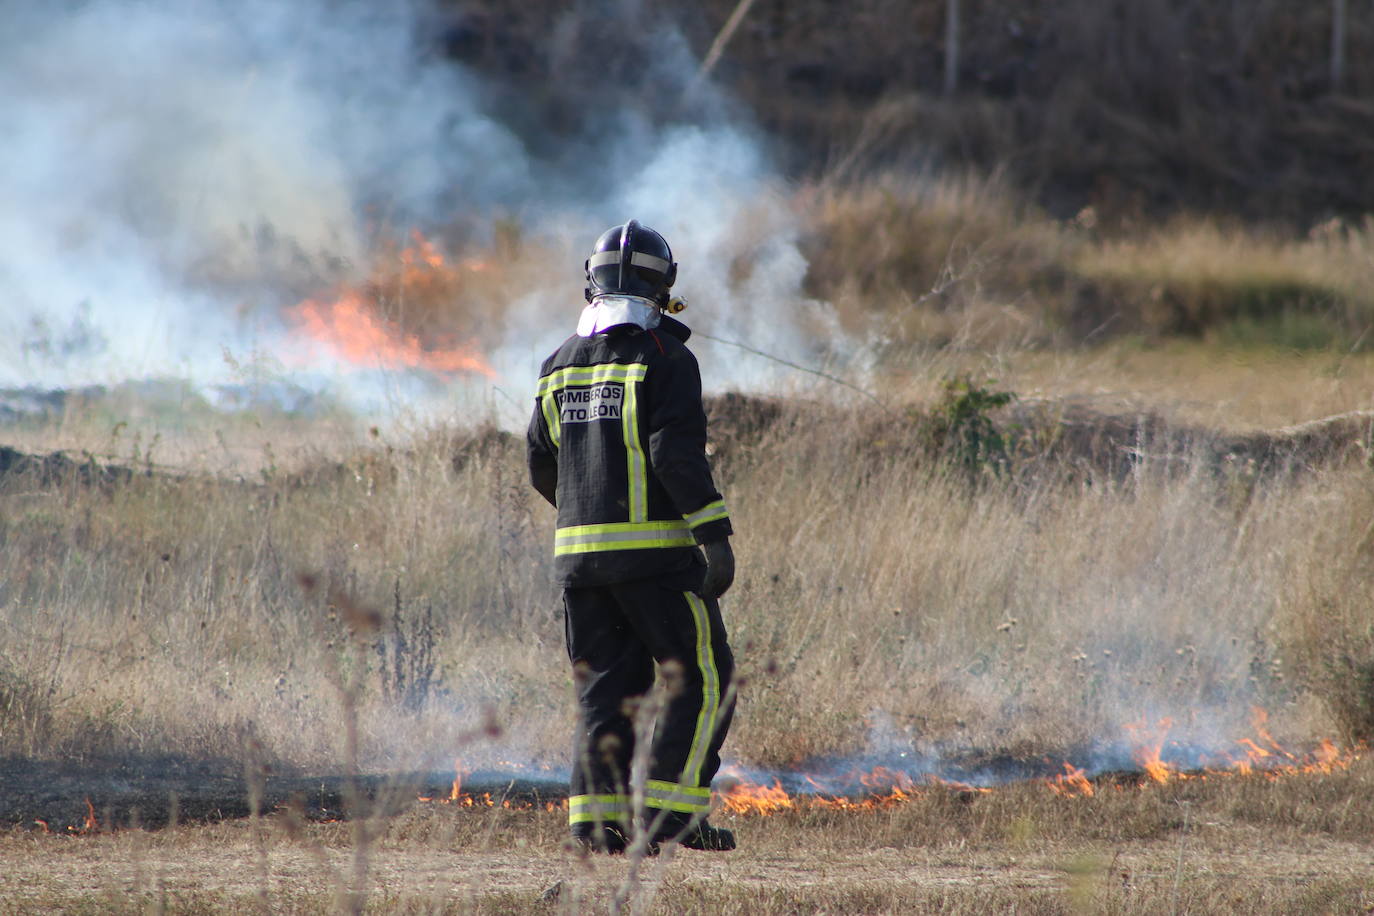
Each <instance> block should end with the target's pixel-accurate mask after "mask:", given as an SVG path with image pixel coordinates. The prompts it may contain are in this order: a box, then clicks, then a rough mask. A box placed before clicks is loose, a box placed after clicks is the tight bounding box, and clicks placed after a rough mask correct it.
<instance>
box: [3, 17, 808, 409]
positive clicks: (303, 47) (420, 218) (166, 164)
mask: <svg viewBox="0 0 1374 916" xmlns="http://www.w3.org/2000/svg"><path fill="white" fill-rule="evenodd" d="M625 8H626V10H627V14H630V15H637V13H636V10H637V7H636V6H635V4H633V3H632V2H630V3H627V4H626V5H625ZM435 15H436V14H435V13H434V12H433V11H432V10H429V9H427V8H426V7H424V6H422V5H420V4H419V3H407V2H401V3H392V4H375V3H364V2H356V0H337V2H331V0H307V2H300V3H291V4H282V3H274V2H270V0H198V2H190V3H187V2H178V0H147V2H138V3H133V2H123V0H94V2H86V3H77V2H61V3H44V2H41V0H30V2H27V3H24V2H20V3H18V4H9V5H7V12H6V17H7V22H6V29H5V30H4V31H3V32H0V123H3V124H4V126H5V127H6V128H7V130H6V134H7V140H6V142H5V143H3V144H0V387H13V386H23V385H35V386H41V387H70V386H76V385H86V384H101V383H105V384H108V383H113V382H119V381H123V380H128V379H140V378H148V377H174V378H185V379H189V380H191V381H192V382H194V383H197V384H210V383H213V382H217V381H226V380H233V379H234V378H235V377H236V374H241V373H242V371H243V369H242V367H243V366H253V367H257V370H260V369H261V367H262V366H264V365H266V366H270V367H272V371H281V372H285V373H286V374H288V375H290V376H291V380H292V381H296V382H300V383H302V384H306V385H308V386H317V387H320V386H328V385H330V384H333V383H335V382H337V381H339V380H340V376H341V373H343V371H344V370H343V368H342V367H341V366H339V365H338V364H335V363H332V362H329V361H327V360H326V361H317V362H315V363H314V364H311V365H309V366H306V367H304V368H282V367H283V366H286V367H293V366H295V365H296V361H294V360H290V359H287V360H283V354H284V353H287V352H289V347H288V346H287V345H286V344H285V342H284V341H283V333H284V332H283V329H282V328H281V327H280V325H279V323H278V317H277V316H278V314H279V311H278V310H279V309H280V308H281V306H283V305H286V304H289V303H291V302H294V301H298V300H299V299H300V298H302V297H304V296H305V295H308V294H310V293H313V292H317V291H318V290H319V289H321V288H322V285H324V284H326V283H327V282H328V280H329V279H330V278H331V277H335V276H337V275H338V274H339V273H340V272H341V271H347V269H348V267H349V265H350V264H353V265H356V264H361V263H365V259H366V256H367V248H368V246H369V244H370V243H371V241H370V240H371V238H372V232H373V230H374V229H375V227H376V226H377V225H378V224H379V223H386V224H388V225H393V226H402V227H405V226H410V225H424V224H426V223H428V224H442V223H443V222H444V221H445V220H447V219H449V218H451V216H452V212H453V210H454V208H461V209H462V210H463V212H464V213H465V214H469V215H470V214H473V213H476V214H479V215H486V216H487V217H488V218H490V219H494V218H496V217H497V216H498V215H501V214H509V213H516V214H519V217H520V219H521V221H522V223H523V225H524V226H525V228H526V231H531V232H534V233H541V232H542V233H547V234H548V235H549V236H550V237H553V238H557V239H559V240H560V241H561V243H562V245H563V248H564V250H568V251H569V252H570V258H569V263H568V264H566V265H550V270H549V279H548V281H547V284H546V288H544V289H531V290H530V291H529V293H528V295H527V296H526V297H525V298H524V301H522V302H517V303H513V304H512V309H511V311H510V313H509V317H510V319H511V320H510V322H509V324H508V325H507V327H506V328H505V329H504V334H505V339H504V341H503V342H502V343H501V344H499V345H497V347H496V348H497V354H496V359H497V363H498V369H499V370H500V371H501V373H502V375H503V380H502V382H501V383H499V384H501V385H503V386H504V388H505V390H508V391H513V392H516V393H518V394H520V395H521V397H520V400H521V401H522V402H523V400H524V398H523V393H524V388H526V387H528V382H529V381H530V379H531V378H532V375H533V373H534V372H535V370H536V369H537V364H538V359H539V358H540V357H542V356H543V355H545V354H546V353H547V352H548V351H549V350H551V349H552V348H553V346H555V345H556V344H557V343H558V341H559V340H561V339H562V337H563V336H565V335H566V334H567V333H568V332H569V331H570V330H571V326H572V323H573V321H575V316H576V310H577V305H578V297H579V296H580V291H581V277H580V273H581V258H582V257H584V256H585V254H584V251H585V249H587V248H589V246H590V243H591V242H592V241H593V240H594V238H595V236H596V234H598V233H599V232H600V230H601V229H604V228H605V227H606V226H609V225H613V224H615V223H618V222H621V221H623V220H624V219H625V218H627V217H630V216H634V217H637V218H639V219H640V220H642V221H643V222H645V223H647V224H649V225H652V226H655V227H656V228H659V229H660V230H661V231H662V232H663V233H664V234H665V235H666V236H667V237H668V238H669V240H670V242H672V244H673V245H674V248H675V253H676V254H678V258H679V261H680V262H681V263H682V265H683V266H682V274H681V276H682V280H681V281H680V284H679V287H680V288H681V289H683V290H684V291H686V292H687V293H688V294H689V295H690V296H691V297H692V298H693V299H694V300H696V302H698V303H700V305H699V306H694V310H693V311H691V312H689V313H688V314H687V315H686V316H685V317H686V318H687V319H688V320H689V321H690V322H691V323H693V324H699V325H700V326H702V327H704V328H710V329H711V330H712V331H713V332H717V333H719V334H720V335H721V336H724V337H731V338H747V339H749V340H750V341H752V342H753V344H754V345H757V346H759V347H761V348H765V349H776V350H781V351H783V352H784V353H785V354H788V355H791V356H794V357H795V356H797V355H798V353H799V352H801V351H803V350H805V349H807V348H808V347H809V346H810V343H809V341H808V340H807V338H806V333H805V331H804V330H803V326H802V324H801V323H799V322H798V321H795V320H793V319H794V316H796V315H798V314H800V312H799V311H798V306H799V305H801V306H802V308H803V309H809V310H810V312H812V313H818V314H822V315H823V309H822V308H821V307H819V306H818V305H816V304H810V305H805V304H803V303H801V301H800V300H801V297H800V295H799V289H800V282H801V278H802V275H803V273H804V271H805V262H804V260H803V259H802V257H801V255H800V253H799V250H798V248H797V245H796V237H795V229H792V228H791V226H792V220H790V219H789V218H788V216H789V214H788V213H787V210H786V205H785V204H784V203H783V202H782V200H781V197H780V196H778V195H776V194H775V195H773V196H772V197H771V198H770V196H769V195H770V190H775V189H776V181H775V179H774V178H772V170H771V168H770V165H769V162H768V159H767V157H766V155H765V154H764V153H763V152H762V147H761V144H760V143H759V142H758V140H757V139H756V137H755V136H754V135H753V134H752V132H751V131H750V129H749V128H748V126H747V124H745V125H744V126H741V121H740V120H739V118H737V117H735V116H732V115H730V114H727V112H730V111H731V106H730V105H729V104H728V100H725V99H723V98H722V97H721V96H720V95H719V93H717V92H716V91H715V90H714V89H712V88H711V87H709V86H706V87H701V88H699V89H698V90H697V93H696V96H695V98H696V102H695V103H694V104H691V105H688V104H687V102H686V101H684V100H686V99H687V96H686V94H685V92H686V89H687V85H688V81H689V80H690V78H691V77H692V75H693V74H694V71H695V61H694V60H693V59H692V58H691V54H690V51H689V50H688V48H687V47H686V44H685V42H684V41H683V40H682V39H681V37H680V36H679V35H678V34H677V33H676V32H674V31H672V30H671V29H670V28H667V27H663V29H662V35H660V36H656V37H655V41H654V43H653V55H652V58H651V59H647V60H645V61H644V62H643V68H642V76H643V80H644V91H645V92H652V93H656V94H658V95H659V96H660V97H661V98H662V99H664V100H665V102H664V104H665V105H669V104H672V105H677V104H679V103H682V111H683V112H684V114H683V115H682V116H681V117H680V118H678V119H677V120H676V121H674V120H673V119H671V118H670V119H667V121H668V124H667V126H662V124H661V123H660V124H655V123H651V121H650V119H649V118H648V117H647V116H646V115H644V114H642V113H641V114H637V113H635V112H634V111H632V110H609V111H608V110H605V108H604V106H602V107H599V106H598V104H597V100H595V99H589V100H588V101H587V110H586V118H587V125H586V126H585V128H584V130H583V131H582V133H581V134H580V135H578V136H576V137H573V138H572V139H571V141H570V142H567V143H563V144H561V146H560V145H559V144H549V143H545V144H544V146H546V147H548V146H552V147H556V148H560V152H559V153H558V154H556V155H550V154H548V153H547V151H545V152H542V153H538V154H536V153H534V152H532V151H531V150H530V148H529V146H528V144H527V139H528V130H526V131H525V134H526V139H522V137H521V136H520V135H518V134H517V131H516V129H515V127H513V126H512V125H511V123H509V122H510V120H511V119H510V118H509V117H508V116H507V114H508V113H507V111H506V107H507V106H506V105H505V103H504V101H503V97H502V95H501V93H500V91H499V90H500V87H493V86H491V85H488V84H484V83H482V81H480V80H479V79H478V78H476V77H475V76H473V75H472V74H470V73H468V72H466V71H464V69H463V68H462V67H460V66H458V65H456V64H455V63H453V62H452V61H449V60H445V59H444V58H443V56H442V55H439V54H437V53H436V52H435V51H434V50H433V48H432V45H433V43H434V41H433V36H434V34H435V33H436V31H437V30H438V29H440V28H442V22H441V21H439V20H436V19H435V18H434V17H435ZM569 15H570V16H572V15H573V14H572V13H570V14H569ZM564 25H566V23H564ZM575 32H576V30H573V33H571V34H574V39H575V37H576V35H575ZM580 51H581V49H578V48H575V47H574V48H572V49H571V50H570V51H569V52H568V53H580ZM659 121H660V122H662V121H663V119H661V118H660V119H659ZM746 215H747V218H748V219H749V220H751V221H752V225H754V226H757V232H756V236H758V237H759V238H760V239H762V241H761V243H759V244H757V246H756V247H755V249H754V250H753V251H752V252H741V251H739V250H737V249H738V246H739V245H740V241H739V233H738V232H737V231H736V227H737V226H738V224H739V223H740V221H741V220H744V219H745V218H746ZM741 258H744V259H745V260H746V261H747V262H748V264H749V269H748V270H746V271H745V272H744V277H743V279H742V280H739V282H738V283H730V282H727V280H726V274H727V271H728V269H729V267H730V265H731V264H732V263H735V262H737V261H739V260H740V259H741ZM226 353H227V354H229V355H230V357H231V358H230V359H229V360H226V359H225V356H224V355H225V354H226ZM730 356H731V358H730V359H729V360H728V361H726V360H723V359H722V360H719V363H720V365H719V366H715V367H708V371H707V376H708V379H714V380H715V381H716V382H717V384H731V383H735V384H738V383H740V382H744V381H748V380H749V379H748V378H747V377H746V374H745V373H743V372H741V371H740V370H739V367H740V366H747V365H749V363H748V362H747V361H745V362H743V363H742V362H741V361H740V360H739V359H738V358H736V357H737V354H730ZM757 365H758V366H759V367H760V368H765V369H766V368H768V367H769V364H767V363H766V362H761V363H757ZM710 368H716V369H719V370H721V371H720V372H719V373H716V374H713V373H712V372H710V371H709V370H710ZM727 369H729V370H730V371H727ZM255 371H256V370H255ZM412 381H413V380H412ZM412 381H407V380H405V379H402V380H400V381H396V380H394V379H393V380H391V381H390V382H385V381H383V382H380V383H379V382H378V380H377V379H376V378H375V377H373V378H372V380H371V382H370V383H369V385H367V386H359V385H357V384H356V381H355V380H350V384H349V385H348V386H347V390H350V391H355V392H356V391H358V390H361V389H362V388H367V389H369V390H373V391H375V390H376V389H377V388H378V386H379V384H380V387H382V388H385V389H386V390H387V391H388V392H389V397H390V399H391V404H392V406H396V401H397V400H402V401H403V400H405V399H406V398H408V397H411V396H412V395H414V396H417V397H418V396H419V395H420V394H423V393H426V392H428V393H430V394H432V393H433V391H434V387H433V385H432V384H428V385H424V384H422V385H418V386H417V385H415V384H413V383H412ZM484 384H485V383H475V382H467V383H465V385H466V387H468V388H469V389H471V388H472V387H477V388H481V387H483V385H484ZM469 395H470V391H469Z"/></svg>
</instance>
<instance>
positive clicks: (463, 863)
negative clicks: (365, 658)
mask: <svg viewBox="0 0 1374 916" xmlns="http://www.w3.org/2000/svg"><path fill="white" fill-rule="evenodd" d="M562 817H563V815H562V813H561V812H546V811H536V812H527V811H521V812H502V811H499V810H497V811H490V810H488V811H480V810H476V811H474V810H462V809H451V808H443V809H441V808H438V807H437V806H429V807H427V808H426V810H424V811H421V812H418V813H415V814H411V815H404V816H401V817H399V818H395V819H391V820H390V821H387V822H382V821H374V822H373V825H374V826H377V827H378V830H379V833H378V836H377V837H375V838H374V839H373V840H371V841H370V842H365V844H364V847H360V846H359V845H358V842H357V839H358V837H357V834H356V832H355V829H356V827H357V825H356V824H347V823H309V822H308V823H304V824H292V823H290V820H289V818H287V817H285V816H283V815H274V816H271V817H267V818H263V819H260V820H258V821H252V820H238V821H232V822H228V821H226V822H223V823H218V824H206V825H183V826H179V827H175V828H171V829H165V830H160V831H145V830H123V831H118V832H114V833H98V834H94V835H86V836H73V835H60V834H44V833H42V832H36V831H31V830H19V829H15V830H12V831H11V832H9V833H8V834H7V835H3V836H0V913H6V914H8V913H28V912H40V911H41V912H121V911H122V912H142V911H169V912H224V911H231V910H241V909H244V908H249V909H253V908H256V909H258V910H259V911H267V912H329V911H336V910H344V911H347V910H349V909H352V908H353V902H355V901H352V900H350V898H348V897H347V896H346V895H347V893H348V891H349V889H350V888H351V887H352V886H353V885H352V882H353V876H354V875H355V874H356V873H357V872H356V871H355V869H357V868H358V867H359V863H360V862H361V863H362V865H363V866H365V878H364V880H363V881H362V882H361V884H360V885H358V886H359V887H361V888H363V889H364V890H365V905H364V907H363V908H364V909H365V910H366V911H367V912H598V911H607V910H609V909H611V908H612V907H613V903H614V898H615V896H616V894H617V891H618V890H620V891H621V892H622V893H623V892H624V891H623V888H624V886H625V882H626V879H627V875H628V874H630V873H631V871H632V869H633V863H632V862H630V861H629V860H627V859H626V858H623V857H618V858H610V859H608V858H604V857H590V858H588V857H585V856H581V855H579V854H578V853H577V852H575V851H574V850H571V849H568V848H566V847H564V846H563V844H562V842H561V835H562V829H563V827H562ZM717 820H718V821H719V822H720V823H723V824H729V825H730V826H731V827H733V828H734V829H735V830H736V831H737V833H738V835H739V837H740V840H741V846H740V849H739V850H737V851H735V852H733V853H728V854H718V853H701V852H693V851H686V850H681V851H676V853H675V854H667V855H664V856H662V857H660V858H659V859H657V860H653V859H649V860H645V861H644V863H643V865H642V868H641V869H640V874H639V884H638V885H637V886H636V889H635V890H634V891H633V892H631V893H630V894H629V900H630V901H631V903H633V904H637V905H641V906H645V907H646V908H647V909H649V910H650V911H654V912H741V913H743V912H770V913H771V912H779V913H782V912H905V911H918V912H951V913H955V912H985V911H987V908H988V907H991V909H992V911H997V912H1032V913H1039V912H1046V913H1057V912H1120V913H1137V912H1138V913H1161V912H1194V913H1198V912H1206V913H1220V912H1272V913H1298V912H1311V913H1346V912H1370V911H1374V883H1371V882H1370V878H1371V876H1374V846H1371V845H1369V844H1367V843H1363V842H1353V841H1349V840H1337V839H1333V838H1329V837H1322V836H1313V835H1310V834H1301V833H1297V832H1294V831H1285V830H1282V829H1274V828H1269V827H1262V826H1246V825H1238V824H1234V823H1217V822H1205V821H1204V822H1200V823H1196V824H1192V825H1190V826H1189V829H1188V830H1187V831H1179V832H1178V834H1177V835H1176V836H1166V837H1163V838H1160V839H1156V840H1148V841H1126V842H1118V843H1102V842H1082V841H1074V840H1069V841H1063V840H1040V839H1037V838H1036V837H1035V836H1034V835H1033V831H1031V832H1027V833H1025V834H1024V835H1017V831H1012V832H1011V834H1010V835H1008V836H1006V837H1005V838H1004V839H1003V840H1001V841H999V842H982V843H968V842H967V841H965V840H955V839H953V838H952V837H951V838H950V839H948V840H941V839H939V838H934V837H929V836H926V837H917V836H909V837H902V836H897V837H895V845H889V841H893V840H894V835H893V833H892V830H891V828H892V826H893V824H894V823H896V821H894V820H892V819H891V818H890V817H889V816H888V815H886V814H884V813H882V812H847V813H845V815H844V817H843V818H842V819H838V820H837V819H835V818H813V819H806V818H801V819H799V818H796V817H763V818H761V817H740V818H730V817H725V818H718V819H717ZM359 848H366V849H367V853H366V855H365V856H364V857H362V858H361V859H360V858H359V857H358V856H356V855H355V853H356V851H357V850H358V849H359ZM632 908H633V907H632Z"/></svg>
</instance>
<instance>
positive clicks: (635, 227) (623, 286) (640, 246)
mask: <svg viewBox="0 0 1374 916" xmlns="http://www.w3.org/2000/svg"><path fill="white" fill-rule="evenodd" d="M583 267H585V268H586V271H587V301H588V302H590V301H591V300H592V299H593V298H594V297H596V296H604V295H607V294H620V295H623V296H642V297H644V298H645V299H650V300H652V301H654V302H656V303H657V304H658V305H660V306H666V305H667V304H668V290H669V289H670V288H671V287H672V285H673V281H674V280H676V279H677V264H675V263H674V262H673V252H672V249H670V248H669V247H668V243H667V242H666V241H664V239H663V236H661V235H659V234H658V233H657V232H655V231H654V230H652V229H650V228H649V227H648V226H641V225H640V224H639V221H638V220H633V219H632V220H630V221H629V222H628V223H626V224H625V225H623V226H613V227H611V228H610V229H607V230H606V231H605V232H603V233H601V238H599V239H597V240H596V248H595V249H593V250H592V256H591V257H590V258H588V259H587V261H586V263H585V264H584V265H583Z"/></svg>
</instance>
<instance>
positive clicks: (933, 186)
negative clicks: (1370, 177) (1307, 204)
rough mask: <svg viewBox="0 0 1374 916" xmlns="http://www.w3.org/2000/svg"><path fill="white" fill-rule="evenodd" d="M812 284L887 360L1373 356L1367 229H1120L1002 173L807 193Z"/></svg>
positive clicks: (1203, 225) (1186, 219) (1203, 223)
mask: <svg viewBox="0 0 1374 916" xmlns="http://www.w3.org/2000/svg"><path fill="white" fill-rule="evenodd" d="M796 206H797V208H798V212H799V214H800V217H801V219H802V222H803V225H804V226H806V227H807V228H806V232H805V235H804V238H805V241H806V248H805V250H806V253H807V256H808V263H809V269H808V273H807V290H808V292H809V293H810V294H812V295H815V296H818V297H820V298H822V299H825V300H826V301H828V302H830V303H832V304H833V305H834V307H835V309H836V310H837V312H838V314H839V315H840V317H841V318H842V319H843V320H844V322H845V324H846V326H847V327H848V328H850V329H851V330H852V331H854V332H856V333H862V334H865V335H867V336H868V337H870V338H877V339H878V340H879V341H880V342H881V343H882V344H883V346H884V347H886V352H887V353H888V355H889V358H891V357H893V356H894V355H901V354H904V353H906V352H909V351H910V350H911V348H913V347H915V348H918V349H919V350H921V352H922V353H923V354H928V353H929V352H930V351H931V350H934V351H937V352H938V351H940V350H942V349H943V350H945V351H968V350H987V349H996V350H1000V351H1003V352H1015V351H1017V350H1024V349H1026V348H1027V347H1036V348H1044V347H1046V346H1047V345H1054V346H1056V347H1059V348H1063V347H1066V346H1081V345H1082V344H1084V343H1102V342H1104V341H1111V340H1122V339H1134V340H1137V341H1144V342H1146V343H1148V344H1150V345H1159V344H1161V343H1162V342H1164V341H1167V340H1171V339H1174V338H1176V337H1179V336H1182V337H1185V338H1188V337H1191V338H1202V339H1206V340H1207V341H1209V342H1210V343H1212V344H1215V345H1218V346H1220V347H1221V348H1222V349H1223V350H1232V351H1242V352H1244V351H1256V350H1258V351H1261V352H1263V351H1289V350H1297V351H1327V352H1332V353H1349V352H1352V351H1358V350H1361V349H1364V348H1367V347H1368V346H1369V345H1370V343H1371V341H1374V337H1371V331H1374V299H1371V297H1370V294H1369V292H1368V290H1369V288H1370V284H1371V281H1374V243H1371V230H1370V227H1369V226H1368V225H1366V224H1364V223H1357V224H1346V223H1342V222H1340V221H1338V220H1332V221H1329V222H1327V223H1324V224H1322V225H1320V226H1318V227H1317V228H1315V229H1313V230H1312V231H1311V232H1310V233H1307V234H1298V233H1294V232H1293V231H1292V230H1280V229H1265V228H1262V227H1254V226H1247V225H1241V224H1236V223H1230V222H1221V221H1218V220H1216V219H1213V218H1209V217H1206V216H1201V215H1181V216H1178V217H1175V218H1174V219H1173V220H1172V221H1170V222H1169V223H1166V224H1163V225H1148V226H1146V227H1141V226H1139V225H1137V224H1134V223H1128V224H1125V225H1124V226H1119V227H1116V228H1113V229H1111V230H1110V231H1108V230H1107V229H1105V228H1104V227H1102V226H1100V225H1099V218H1098V216H1097V214H1096V212H1095V211H1094V210H1093V209H1092V208H1088V209H1085V210H1084V211H1083V212H1081V213H1080V214H1078V215H1077V216H1076V217H1075V218H1073V219H1070V220H1056V219H1053V218H1051V217H1049V216H1048V215H1046V214H1045V213H1043V212H1042V211H1040V210H1039V209H1037V208H1036V207H1034V206H1031V205H1029V204H1028V203H1026V202H1025V201H1024V200H1023V199H1022V196H1021V195H1020V194H1019V193H1018V192H1016V191H1015V190H1014V189H1013V188H1012V187H1011V186H1010V185H1009V184H1008V183H1007V182H1006V181H1005V180H1004V179H1003V178H1000V177H994V178H991V179H988V178H979V177H976V176H972V175H968V174H965V175H963V176H960V177H953V178H951V177H948V176H945V177H936V176H934V175H925V176H920V175H917V176H912V175H910V174H908V173H900V174H887V175H883V176H879V177H877V178H866V179H862V180H856V181H840V182H826V183H822V184H819V185H817V186H815V187H813V188H809V189H805V190H803V191H802V192H799V194H798V196H797V198H796Z"/></svg>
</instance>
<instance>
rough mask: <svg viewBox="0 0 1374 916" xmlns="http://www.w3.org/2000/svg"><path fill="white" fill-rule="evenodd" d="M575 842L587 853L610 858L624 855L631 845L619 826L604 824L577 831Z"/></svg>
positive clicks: (574, 834) (573, 837)
mask: <svg viewBox="0 0 1374 916" xmlns="http://www.w3.org/2000/svg"><path fill="white" fill-rule="evenodd" d="M572 839H573V842H574V843H576V844H577V845H578V846H580V847H581V848H582V849H584V850H586V851H587V852H599V853H603V854H605V855H610V856H619V855H624V853H625V849H626V848H627V847H628V846H629V845H630V842H629V839H628V838H627V837H626V836H625V833H624V831H622V830H621V829H620V827H619V826H618V825H614V824H604V825H602V826H601V827H599V828H598V827H596V826H590V827H589V829H585V830H578V831H575V832H574V833H573V835H572Z"/></svg>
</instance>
